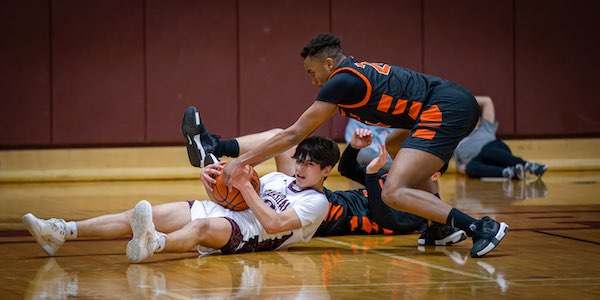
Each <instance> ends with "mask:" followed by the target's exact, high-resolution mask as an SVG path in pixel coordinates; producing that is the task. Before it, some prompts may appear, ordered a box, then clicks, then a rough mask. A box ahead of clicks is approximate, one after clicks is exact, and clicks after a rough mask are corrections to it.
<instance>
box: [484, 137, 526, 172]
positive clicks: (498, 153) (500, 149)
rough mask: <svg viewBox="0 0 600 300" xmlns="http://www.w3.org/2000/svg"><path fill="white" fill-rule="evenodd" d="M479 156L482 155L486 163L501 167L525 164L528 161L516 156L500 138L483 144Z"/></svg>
mask: <svg viewBox="0 0 600 300" xmlns="http://www.w3.org/2000/svg"><path fill="white" fill-rule="evenodd" d="M479 156H481V159H482V161H484V162H485V163H486V164H493V165H497V166H499V167H512V166H516V165H517V164H522V165H525V163H527V162H526V161H525V160H523V159H522V158H520V157H517V156H514V155H513V154H512V152H511V151H510V148H509V147H508V145H506V144H505V143H504V142H502V141H501V140H499V139H497V140H495V141H493V142H490V143H488V144H487V145H485V146H483V148H482V149H481V153H479Z"/></svg>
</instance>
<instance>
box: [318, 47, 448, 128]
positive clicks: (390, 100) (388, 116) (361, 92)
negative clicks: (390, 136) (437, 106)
mask: <svg viewBox="0 0 600 300" xmlns="http://www.w3.org/2000/svg"><path fill="white" fill-rule="evenodd" d="M444 83H448V81H446V80H444V79H442V78H440V77H436V76H431V75H426V74H422V73H418V72H415V71H412V70H409V69H405V68H401V67H398V66H393V65H389V64H384V63H368V62H357V61H356V60H354V58H353V57H347V58H346V59H344V60H343V61H342V62H341V63H340V65H339V66H338V68H337V69H336V70H334V71H333V73H332V74H331V75H330V77H329V80H328V81H327V82H326V83H325V84H324V85H323V87H322V88H321V90H320V91H319V94H318V96H317V100H319V101H325V102H330V103H334V104H336V105H337V106H338V108H339V110H340V113H341V114H342V115H344V116H348V117H351V118H354V119H356V120H358V121H361V122H363V123H365V124H368V125H376V126H382V127H393V128H404V129H410V128H412V127H413V125H414V124H415V121H416V119H417V117H418V116H419V113H420V112H421V111H422V110H423V109H424V108H425V107H426V106H427V104H428V103H429V100H430V95H431V93H432V92H433V89H434V88H435V87H436V86H439V85H442V84H444Z"/></svg>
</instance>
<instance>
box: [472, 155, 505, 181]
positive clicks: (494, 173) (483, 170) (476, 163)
mask: <svg viewBox="0 0 600 300" xmlns="http://www.w3.org/2000/svg"><path fill="white" fill-rule="evenodd" d="M502 170H504V167H499V166H496V165H488V164H485V163H484V162H483V161H482V160H481V157H480V156H479V155H478V156H476V157H475V158H474V159H473V160H471V161H470V162H469V163H468V164H467V168H466V172H467V175H468V176H469V177H473V178H481V177H502Z"/></svg>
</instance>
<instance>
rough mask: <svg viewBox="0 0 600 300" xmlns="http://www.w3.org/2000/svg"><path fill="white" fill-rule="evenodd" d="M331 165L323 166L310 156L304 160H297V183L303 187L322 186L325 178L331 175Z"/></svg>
mask: <svg viewBox="0 0 600 300" xmlns="http://www.w3.org/2000/svg"><path fill="white" fill-rule="evenodd" d="M330 172H331V167H325V168H321V165H319V164H318V163H316V162H314V161H312V160H311V159H310V156H308V155H307V156H306V158H305V159H304V160H303V161H302V160H296V174H295V177H296V185H298V186H299V187H301V188H310V187H313V188H319V189H320V188H321V187H322V185H323V180H324V179H325V177H326V176H329V173H330Z"/></svg>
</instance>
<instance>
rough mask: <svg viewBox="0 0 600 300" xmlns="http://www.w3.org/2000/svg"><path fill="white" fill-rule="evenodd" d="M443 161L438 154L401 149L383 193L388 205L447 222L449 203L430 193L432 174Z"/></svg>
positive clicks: (432, 188)
mask: <svg viewBox="0 0 600 300" xmlns="http://www.w3.org/2000/svg"><path fill="white" fill-rule="evenodd" d="M443 165H444V162H443V161H442V160H441V159H440V158H438V157H437V156H435V155H433V154H430V153H427V152H424V151H420V150H415V149H408V148H403V149H400V151H399V152H398V155H397V156H396V158H395V159H394V163H393V164H392V167H391V168H390V171H389V173H388V179H387V180H386V183H385V186H384V187H383V191H382V197H383V200H384V201H385V203H386V204H387V205H389V206H390V207H392V208H394V209H396V210H400V211H405V212H409V213H412V214H415V215H418V216H421V217H423V218H426V219H429V220H432V221H435V222H438V223H442V224H443V223H446V218H447V216H448V214H449V213H450V210H451V209H452V207H451V206H450V205H448V204H447V203H445V202H443V201H440V199H439V198H437V197H436V196H435V195H433V193H434V192H435V185H434V183H433V182H432V181H431V175H433V173H435V172H436V171H438V170H439V169H440V168H441V167H442V166H443Z"/></svg>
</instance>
